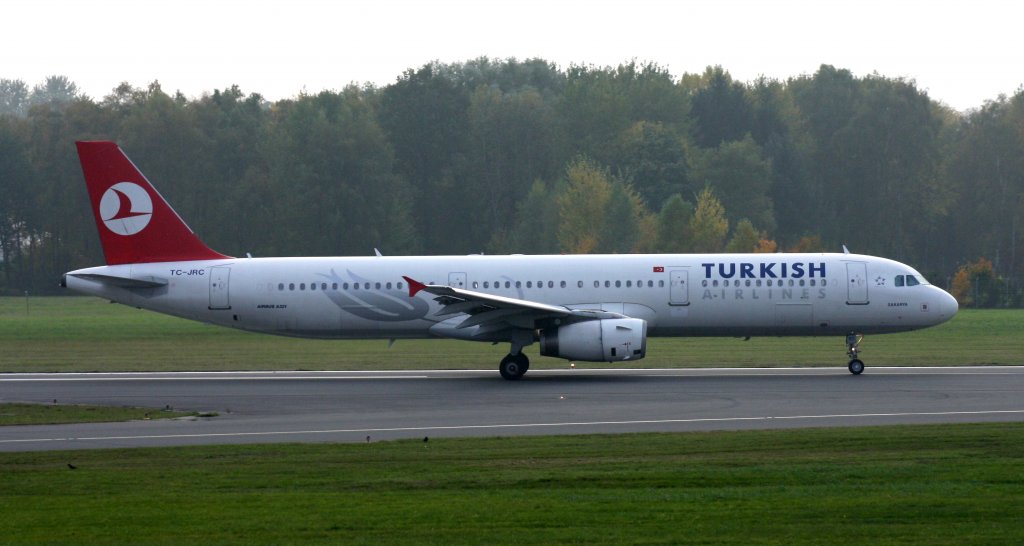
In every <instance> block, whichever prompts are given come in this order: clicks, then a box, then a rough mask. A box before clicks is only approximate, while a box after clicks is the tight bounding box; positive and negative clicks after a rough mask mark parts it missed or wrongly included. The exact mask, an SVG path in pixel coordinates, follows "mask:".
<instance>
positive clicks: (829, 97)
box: [0, 58, 1024, 306]
mask: <svg viewBox="0 0 1024 546" xmlns="http://www.w3.org/2000/svg"><path fill="white" fill-rule="evenodd" d="M89 139H110V140H115V141H117V142H118V143H119V144H120V145H121V147H122V148H123V149H124V150H125V152H126V153H127V154H128V155H129V157H131V158H132V160H133V161H134V162H135V163H136V164H137V165H139V166H140V167H141V168H142V170H143V171H144V172H145V173H146V174H147V176H148V177H149V178H150V180H152V181H153V182H154V183H155V184H156V185H157V187H158V188H159V189H160V191H161V193H163V194H164V196H165V197H167V198H168V200H170V201H171V202H172V203H173V204H174V206H175V207H176V208H177V210H178V212H179V213H180V214H181V215H182V216H183V217H184V218H185V219H186V220H187V221H188V222H189V224H190V225H191V227H192V228H193V229H194V230H195V231H196V232H197V233H198V234H199V235H200V237H202V238H203V239H204V240H205V241H206V242H207V243H208V244H209V245H210V246H212V247H213V248H215V249H217V250H220V251H222V252H224V253H227V254H232V255H244V254H245V253H246V252H251V253H252V254H253V255H255V256H271V255H275V256H289V255H351V254H355V255H367V254H372V252H373V249H374V248H375V247H376V248H379V249H381V251H382V252H384V253H386V254H391V255H397V254H408V253H424V254H467V253H480V252H484V253H559V252H565V253H586V252H608V253H627V252H727V251H736V252H750V251H758V252H786V251H798V250H800V251H818V250H826V251H841V249H842V245H844V244H845V245H847V246H848V247H849V248H850V250H851V251H853V252H858V253H866V254H876V255H881V256H887V257H891V258H893V259H896V260H900V261H904V262H907V263H909V264H911V265H913V266H915V267H917V268H918V269H919V270H921V271H922V272H923V273H924V274H925V275H926V276H927V277H928V278H929V279H930V280H931V281H932V282H934V283H935V284H938V285H940V286H944V287H947V288H952V289H953V290H954V291H955V293H956V295H957V296H958V297H959V298H960V299H961V302H962V303H963V304H965V305H979V306H1019V305H1021V304H1022V299H1024V298H1022V282H1021V281H1022V279H1024V241H1022V239H1024V237H1021V233H1020V232H1021V230H1022V226H1021V219H1022V216H1024V89H1021V90H1018V92H1017V93H1016V94H1015V95H1014V96H1013V97H1003V96H1000V97H998V98H995V99H993V100H991V101H988V102H986V103H985V104H983V105H979V106H978V107H977V108H975V109H972V110H970V111H967V112H957V111H955V110H953V109H951V108H949V107H947V106H945V105H943V104H942V103H941V102H937V101H936V100H934V99H932V98H930V97H929V96H928V94H927V93H926V92H924V91H922V90H920V89H918V88H917V87H916V84H915V83H914V82H913V81H909V80H906V79H899V78H897V79H893V78H889V77H885V76H881V75H877V74H872V75H869V76H865V77H856V76H854V75H853V74H851V72H850V71H848V70H843V69H839V68H835V67H833V66H828V65H823V66H821V67H820V68H819V69H818V71H817V72H815V73H814V74H811V75H802V76H798V77H793V78H790V79H788V80H785V81H780V80H774V79H767V78H761V79H757V80H755V81H752V82H739V81H735V80H733V79H732V78H731V76H730V75H729V73H728V71H727V70H725V69H723V68H722V67H709V68H708V69H707V70H706V71H705V72H704V73H702V74H683V75H681V76H676V75H673V74H670V73H669V72H668V71H667V70H665V69H664V68H661V67H659V66H658V65H656V64H652V63H646V64H644V63H637V62H631V63H628V64H622V65H620V66H618V67H593V66H576V65H574V66H570V67H569V68H567V69H560V68H559V67H557V66H555V65H554V64H552V63H549V62H546V61H544V60H540V59H533V60H527V61H517V60H514V59H508V60H491V59H486V58H481V59H476V60H473V61H468V62H463V63H453V64H445V63H439V62H434V63H430V64H427V65H424V66H422V67H419V68H416V69H409V70H407V71H406V72H405V73H403V74H401V75H400V76H399V77H397V78H396V81H395V82H394V83H392V84H390V85H387V86H383V87H377V86H371V85H363V86H358V85H350V86H349V87H346V88H345V89H343V90H341V91H324V92H321V93H317V94H305V93H303V94H300V95H298V96H296V97H294V98H291V99H287V100H281V101H277V102H270V101H267V100H265V99H264V98H263V97H261V96H260V95H259V94H258V93H249V94H246V93H245V92H243V91H242V90H241V89H238V88H237V87H230V88H227V89H223V90H215V91H213V92H211V93H208V94H204V95H203V96H202V97H199V98H188V97H185V96H183V95H181V94H180V93H176V94H169V93H167V92H165V91H164V90H163V89H162V88H161V86H160V85H159V83H157V82H154V83H152V84H150V85H149V86H148V87H147V88H145V89H140V88H135V87H132V86H130V85H128V84H122V85H120V86H118V87H117V88H115V89H113V90H112V91H111V93H110V94H109V95H107V96H105V97H103V98H100V99H97V98H93V97H88V96H85V95H84V94H82V93H81V92H80V91H79V90H78V89H77V87H76V86H75V84H74V82H71V81H69V80H68V79H67V78H66V77H62V76H54V77H50V78H48V79H47V80H46V81H45V82H42V83H40V84H38V85H36V86H34V87H31V88H30V87H29V86H28V85H26V84H25V83H24V82H22V81H20V80H9V79H5V80H0V292H2V293H7V294H22V293H24V292H26V291H28V292H31V293H35V294H44V293H51V292H54V291H55V290H56V281H57V279H58V277H59V276H60V274H61V273H63V272H65V271H68V270H71V269H75V268H78V267H84V266H89V265H97V264H100V263H102V253H101V250H100V248H99V242H98V237H97V235H96V231H95V224H94V222H93V219H92V216H91V214H90V212H89V210H90V209H89V205H88V202H87V195H86V192H85V187H84V185H83V184H82V179H81V176H82V175H81V171H80V169H79V166H78V159H77V156H76V154H75V148H74V141H75V140H89Z"/></svg>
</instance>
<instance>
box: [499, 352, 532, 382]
mask: <svg viewBox="0 0 1024 546" xmlns="http://www.w3.org/2000/svg"><path fill="white" fill-rule="evenodd" d="M529 369H530V359H529V358H527V357H526V355H524V354H523V353H521V352H520V353H519V354H514V355H513V354H509V355H505V358H503V359H501V364H500V365H499V366H498V371H499V372H501V376H502V377H504V378H505V379H508V380H513V379H519V378H520V377H522V376H523V374H524V373H526V371H527V370H529Z"/></svg>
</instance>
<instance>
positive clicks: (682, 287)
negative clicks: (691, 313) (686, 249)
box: [668, 269, 690, 305]
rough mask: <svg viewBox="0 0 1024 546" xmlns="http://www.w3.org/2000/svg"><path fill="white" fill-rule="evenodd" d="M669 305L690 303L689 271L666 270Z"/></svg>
mask: <svg viewBox="0 0 1024 546" xmlns="http://www.w3.org/2000/svg"><path fill="white" fill-rule="evenodd" d="M668 280H669V289H668V290H669V298H668V304H669V305H690V271H689V270H686V269H672V270H670V271H669V272H668Z"/></svg>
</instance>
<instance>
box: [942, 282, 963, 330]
mask: <svg viewBox="0 0 1024 546" xmlns="http://www.w3.org/2000/svg"><path fill="white" fill-rule="evenodd" d="M936 289H937V290H938V291H939V292H942V294H940V295H939V317H940V322H946V321H947V320H949V319H951V318H953V317H954V316H956V312H957V311H959V310H960V304H959V303H957V301H956V298H954V297H953V295H952V294H950V293H949V292H946V291H945V290H943V289H941V288H938V287H936Z"/></svg>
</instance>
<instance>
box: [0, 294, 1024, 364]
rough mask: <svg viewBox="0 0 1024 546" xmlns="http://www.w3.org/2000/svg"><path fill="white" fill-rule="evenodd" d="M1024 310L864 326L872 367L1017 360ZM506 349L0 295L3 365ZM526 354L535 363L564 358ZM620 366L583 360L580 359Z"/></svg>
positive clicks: (772, 350) (393, 358) (758, 354)
mask: <svg viewBox="0 0 1024 546" xmlns="http://www.w3.org/2000/svg"><path fill="white" fill-rule="evenodd" d="M1021 332H1024V310H964V311H961V312H960V313H959V314H958V315H957V317H956V318H955V319H953V320H952V321H950V322H948V323H946V324H943V325H941V326H938V327H935V328H929V329H926V330H920V331H917V332H908V333H903V334H892V335H884V336H869V337H868V338H867V339H866V340H865V342H864V344H863V345H862V348H863V349H864V353H863V358H864V359H865V361H866V362H867V364H868V366H903V365H905V366H933V365H935V366H949V365H980V364H1012V365H1017V364H1024V343H1021V337H1020V333H1021ZM507 351H508V347H507V345H506V344H500V345H496V346H492V345H489V344H483V343H467V342H464V341H454V340H400V341H398V342H397V343H396V344H395V345H394V347H392V348H390V349H389V348H388V347H387V341H384V340H370V341H322V340H303V339H291V338H282V337H275V336H268V335H261V334H252V333H247V332H241V331H237V330H232V329H228V328H221V327H215V326H209V325H204V324H200V323H196V322H192V321H187V320H183V319H178V318H174V317H168V316H165V315H160V314H157V313H153V312H149V311H142V310H138V309H133V308H129V307H124V306H121V305H112V304H109V303H107V302H105V301H103V300H100V299H98V298H87V297H53V298H29V299H28V300H27V305H26V299H25V298H17V297H8V298H0V371H3V372H40V371H79V372H83V371H144V370H270V369H286V370H297V369H306V370H329V369H340V370H366V369H382V370H397V369H429V368H442V369H481V368H483V369H491V368H497V363H498V361H499V360H500V359H501V357H502V356H504V354H505V353H506V352H507ZM536 351H537V347H536V345H534V346H532V347H530V348H529V349H528V350H527V352H528V354H530V356H531V360H532V364H531V367H532V368H535V369H543V368H560V367H565V366H567V363H566V362H565V361H563V360H560V359H551V358H542V357H539V356H537V352H536ZM647 354H648V356H647V358H646V359H644V360H643V361H640V362H639V363H637V364H629V366H642V367H732V366H739V367H749V366H774V367H780V366H844V365H845V364H846V356H845V348H844V346H843V339H842V338H841V337H839V336H836V337H827V338H754V339H751V340H750V341H742V340H739V339H734V338H654V339H651V340H650V341H649V344H648V352H647ZM602 366H603V367H609V366H615V367H620V366H624V364H623V363H615V364H611V365H605V364H592V363H580V364H579V367H602Z"/></svg>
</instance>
